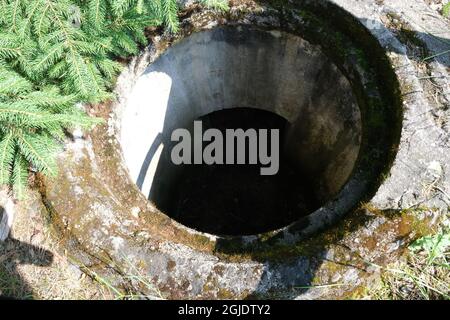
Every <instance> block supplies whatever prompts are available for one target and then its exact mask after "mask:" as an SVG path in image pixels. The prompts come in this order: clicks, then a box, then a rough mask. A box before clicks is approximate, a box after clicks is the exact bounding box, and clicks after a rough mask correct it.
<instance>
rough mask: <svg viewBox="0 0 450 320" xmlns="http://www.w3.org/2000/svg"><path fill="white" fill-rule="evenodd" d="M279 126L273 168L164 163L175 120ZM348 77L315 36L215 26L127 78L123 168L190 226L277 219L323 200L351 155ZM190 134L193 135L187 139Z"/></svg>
mask: <svg viewBox="0 0 450 320" xmlns="http://www.w3.org/2000/svg"><path fill="white" fill-rule="evenodd" d="M196 120H202V123H203V130H206V129H207V128H216V129H219V130H221V131H225V130H226V129H237V128H242V129H244V130H246V129H257V130H258V129H279V130H280V152H279V154H280V156H279V171H278V172H277V173H276V174H275V175H271V176H263V175H261V174H260V168H261V166H262V165H261V164H258V165H226V164H223V165H205V164H203V165H194V164H192V165H175V164H174V163H173V161H172V159H171V151H172V149H173V148H174V146H175V145H176V144H178V142H177V141H171V135H172V133H173V131H174V130H175V129H179V128H186V129H188V130H189V131H190V132H191V133H192V136H194V132H193V131H194V130H193V124H194V121H196ZM362 136H363V123H362V116H361V112H360V108H359V107H358V103H357V99H356V98H355V96H354V94H353V91H352V86H351V85H350V82H349V81H348V80H347V78H346V77H345V76H344V75H343V74H342V73H341V72H340V70H339V69H338V67H337V66H336V65H334V64H333V63H332V62H331V60H330V59H329V58H327V56H325V55H324V54H323V53H322V51H321V50H320V49H319V47H317V46H313V45H311V44H310V43H308V42H307V41H305V40H303V39H302V38H300V37H298V36H296V35H292V34H289V33H285V32H280V31H264V30H260V29H256V28H251V27H244V26H238V27H218V28H215V29H212V30H208V31H202V32H198V33H194V34H192V35H191V36H189V37H187V38H185V39H183V40H181V41H180V42H178V43H176V44H174V45H173V46H171V47H170V48H169V49H167V50H166V51H165V52H164V53H163V54H162V55H161V56H160V57H159V58H158V59H157V60H156V61H155V62H154V63H152V64H150V65H149V67H148V68H147V70H146V71H145V73H144V74H143V75H142V76H141V77H140V78H139V79H138V81H137V83H136V85H135V86H134V88H133V91H132V93H131V94H130V96H129V100H128V102H127V106H126V108H125V110H124V113H123V117H122V123H121V143H122V150H123V155H124V158H125V161H126V164H127V166H128V168H129V171H130V174H131V177H132V178H133V179H134V181H135V182H136V184H137V185H138V187H139V188H140V189H141V191H142V192H143V193H144V195H145V196H146V197H148V199H149V200H151V201H152V202H153V203H154V204H155V205H156V207H158V208H159V209H160V210H161V211H162V212H164V213H165V214H167V215H168V216H170V217H172V218H174V219H175V220H176V221H178V222H180V223H182V224H184V225H185V226H188V227H191V228H193V229H196V230H198V231H203V232H209V233H213V234H219V235H248V234H256V233H262V232H267V231H270V230H275V229H279V228H282V227H284V226H287V225H289V224H291V223H293V222H294V221H297V220H299V219H300V218H302V217H305V216H307V215H309V214H310V213H312V212H313V211H314V210H316V209H319V208H320V207H321V206H323V205H325V204H326V203H327V202H329V201H331V200H332V199H334V198H335V197H336V196H337V195H338V194H339V191H340V190H341V189H342V188H343V187H344V185H345V184H346V182H347V181H348V180H349V178H350V176H351V175H352V172H353V170H354V167H355V164H356V162H357V159H358V155H359V151H360V146H361V140H362ZM192 143H193V142H192Z"/></svg>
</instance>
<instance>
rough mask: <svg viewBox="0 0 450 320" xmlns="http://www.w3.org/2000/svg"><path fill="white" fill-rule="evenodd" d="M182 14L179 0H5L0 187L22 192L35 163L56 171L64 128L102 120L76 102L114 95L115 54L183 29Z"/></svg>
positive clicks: (0, 10)
mask: <svg viewBox="0 0 450 320" xmlns="http://www.w3.org/2000/svg"><path fill="white" fill-rule="evenodd" d="M200 2H203V3H204V4H205V5H207V6H210V7H214V8H216V9H220V10H225V9H226V8H227V4H226V3H227V1H226V0H202V1H200ZM177 13H178V5H177V0H0V185H9V186H12V189H13V190H14V193H15V195H16V196H17V197H18V198H23V196H24V195H25V194H26V189H27V180H28V175H29V171H30V169H33V170H36V171H39V172H42V173H43V174H46V175H50V176H52V175H54V174H55V173H56V161H55V157H56V154H57V152H58V150H59V149H60V146H61V141H62V140H63V139H64V137H65V130H67V129H70V128H74V127H80V128H90V127H92V126H93V125H94V124H96V123H97V122H98V120H96V119H93V118H90V117H88V116H87V115H85V114H84V112H83V111H82V110H81V109H80V108H78V107H77V105H78V104H79V103H98V102H101V101H103V100H106V99H109V98H112V94H111V89H112V85H113V81H114V78H115V76H116V75H117V73H118V72H119V71H120V69H121V64H119V63H118V62H116V61H115V58H117V57H125V56H130V55H135V54H137V53H138V52H139V49H140V47H142V46H143V45H146V44H147V39H146V36H145V34H144V29H145V27H148V26H159V25H164V26H165V27H166V28H167V30H168V31H169V32H177V31H178V16H177Z"/></svg>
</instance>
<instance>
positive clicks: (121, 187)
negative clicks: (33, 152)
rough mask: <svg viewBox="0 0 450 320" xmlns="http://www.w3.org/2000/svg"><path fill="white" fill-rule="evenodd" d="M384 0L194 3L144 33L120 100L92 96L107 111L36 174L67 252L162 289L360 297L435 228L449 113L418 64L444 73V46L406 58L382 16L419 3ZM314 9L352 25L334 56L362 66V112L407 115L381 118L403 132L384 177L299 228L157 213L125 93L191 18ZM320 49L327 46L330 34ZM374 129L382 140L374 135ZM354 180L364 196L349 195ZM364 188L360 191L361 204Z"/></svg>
mask: <svg viewBox="0 0 450 320" xmlns="http://www.w3.org/2000/svg"><path fill="white" fill-rule="evenodd" d="M379 3H381V2H375V1H359V2H355V1H344V0H335V1H291V2H284V1H271V2H270V3H264V4H262V3H255V2H252V1H235V2H234V3H232V7H231V10H230V11H229V12H228V13H225V14H219V13H214V12H212V11H208V10H203V9H200V8H198V7H197V6H188V7H186V9H185V12H184V17H183V21H182V27H183V31H182V32H181V34H180V35H178V36H176V37H172V36H167V35H161V34H158V33H157V32H156V31H155V32H152V33H151V35H150V37H151V38H152V44H151V45H150V47H149V48H147V49H146V50H145V51H144V52H143V53H142V55H140V56H139V57H136V58H135V59H133V60H132V61H131V62H130V64H129V65H128V67H127V68H126V70H125V71H124V72H123V73H122V75H121V76H120V78H119V80H118V84H117V89H116V92H117V94H118V98H117V101H116V102H114V103H111V104H105V105H101V106H95V107H88V108H87V109H88V111H89V112H90V113H91V114H93V115H97V116H101V117H104V118H105V119H106V120H107V121H106V124H105V125H102V126H99V127H97V128H96V129H95V130H93V131H92V132H91V133H89V134H81V133H79V132H76V133H75V134H74V136H73V140H72V141H68V143H67V145H66V150H65V152H64V153H62V154H61V156H60V158H59V166H60V171H59V172H60V173H59V175H58V177H57V178H56V179H52V180H48V179H42V184H41V185H40V191H41V194H42V200H43V202H44V204H45V207H46V209H47V212H48V214H49V217H50V218H51V219H52V221H53V223H54V225H55V227H56V231H55V234H56V235H57V236H59V237H60V238H61V240H63V241H65V244H66V246H67V248H68V249H69V254H70V255H72V256H73V259H74V260H76V261H78V262H79V264H80V265H81V266H84V267H88V268H89V270H94V271H95V272H96V273H97V274H102V275H108V276H111V277H114V279H115V281H116V284H117V285H118V286H120V285H123V286H126V285H127V283H128V280H126V279H125V278H124V277H123V275H126V274H128V273H129V272H130V270H139V272H140V274H142V275H143V276H144V277H145V278H146V279H147V280H148V281H149V282H150V283H151V284H152V286H154V291H152V290H151V289H150V288H149V287H148V286H146V287H140V288H139V289H140V290H141V292H143V293H145V294H148V295H154V292H159V293H160V295H161V297H163V298H167V299H176V298H187V299H198V298H210V299H216V298H225V299H236V298H249V297H254V298H297V299H311V298H315V299H323V298H336V299H338V298H356V297H358V296H360V295H363V294H364V293H365V291H366V290H370V287H371V283H372V282H373V281H376V280H377V278H378V275H379V270H378V267H377V266H383V265H385V264H387V263H390V262H392V261H395V260H398V259H401V257H402V254H403V252H404V250H405V248H406V246H407V245H408V244H409V243H410V242H411V241H412V240H414V239H416V238H417V237H420V236H422V235H425V234H428V233H430V232H432V231H433V229H434V228H435V226H436V225H437V224H438V223H439V220H440V219H441V217H442V216H443V212H447V211H448V207H449V203H450V199H449V198H448V195H449V193H450V184H449V179H450V177H449V176H448V171H449V169H450V168H449V166H450V155H449V154H450V153H449V140H448V139H449V132H448V126H445V125H442V122H441V121H440V120H439V119H438V117H437V116H436V114H437V115H439V117H440V118H442V117H448V113H449V111H448V83H447V82H441V84H440V87H441V88H442V90H439V91H436V94H437V96H438V97H439V99H438V100H433V102H432V101H431V100H430V99H429V97H428V96H429V92H428V91H427V89H424V85H423V83H422V82H421V80H420V79H419V78H418V77H417V76H416V74H417V73H418V67H419V65H425V66H426V68H427V70H428V71H427V72H429V73H430V75H436V74H440V75H443V76H447V73H446V67H448V61H447V60H446V58H445V57H441V56H440V55H439V57H437V58H435V59H428V60H425V61H424V60H423V58H422V60H420V61H416V60H414V59H413V57H411V56H409V55H408V50H409V49H408V44H405V43H402V39H401V37H399V36H398V32H399V30H397V29H395V28H393V27H392V25H388V23H387V22H388V21H389V20H386V19H387V18H386V17H387V13H388V12H389V13H390V14H391V15H390V16H392V13H393V12H397V13H398V14H400V12H401V11H402V10H406V11H407V12H410V10H409V9H407V8H406V7H408V6H419V7H420V3H421V1H418V0H414V1H408V3H405V4H404V6H402V5H400V1H384V4H379ZM336 5H338V6H340V7H341V8H339V7H336ZM426 10H427V9H426V8H423V11H422V12H426ZM401 16H402V17H403V18H404V19H406V20H408V21H409V22H410V25H411V28H412V32H414V34H416V35H417V38H418V39H419V40H420V45H421V46H423V47H424V48H426V50H427V52H429V53H430V54H431V55H434V54H438V53H439V52H438V51H439V50H440V48H441V47H440V46H439V45H437V44H436V45H435V37H434V36H431V35H430V34H429V33H425V32H423V31H422V30H420V29H418V27H417V26H416V23H417V24H419V23H421V24H423V23H428V22H427V21H429V20H428V19H430V18H427V17H426V16H425V15H421V17H419V16H417V15H416V16H409V15H401ZM330 18H333V20H332V21H330V20H329V19H330ZM422 18H423V19H424V20H420V21H419V19H422ZM321 19H322V21H323V19H325V20H326V19H328V23H331V24H335V25H334V28H335V30H336V31H337V32H341V33H342V35H343V37H342V41H343V43H346V41H347V40H348V39H349V38H350V39H352V43H354V44H355V49H358V47H359V51H358V50H351V51H352V52H348V48H345V47H344V48H342V52H340V53H339V52H337V53H336V56H335V59H336V61H337V64H339V62H341V65H340V66H341V67H342V70H343V71H344V72H347V76H348V77H352V76H354V77H356V76H357V75H362V76H361V78H360V79H357V80H358V81H359V83H360V85H359V87H358V86H357V85H355V88H354V90H355V91H358V90H360V96H361V97H364V99H362V100H364V101H365V103H367V106H368V107H367V106H366V108H367V110H368V112H372V114H377V112H376V110H377V108H387V109H388V108H392V114H394V115H397V116H398V117H399V118H400V119H401V121H400V123H397V122H396V121H393V122H392V124H389V125H392V126H393V127H395V126H398V128H393V130H392V132H391V131H389V132H391V133H392V136H391V135H389V134H388V133H389V132H384V131H380V132H379V133H378V137H379V140H383V139H385V141H394V140H395V139H396V137H397V136H396V134H397V133H398V137H397V138H398V140H399V143H398V144H397V145H396V144H395V143H393V144H392V145H390V147H392V148H394V149H395V150H390V151H389V152H387V153H386V154H385V155H382V157H385V158H383V159H386V162H385V167H382V166H380V168H378V169H379V170H378V169H377V170H376V171H377V172H384V173H383V174H382V175H381V176H379V177H378V181H376V182H373V181H370V183H369V182H368V184H367V185H366V186H365V187H364V188H363V189H362V190H356V191H355V193H353V194H354V195H355V196H354V197H355V198H354V199H352V201H349V200H348V199H344V200H345V201H344V200H342V201H336V202H335V203H331V204H330V206H329V207H333V206H335V207H341V208H342V209H345V208H350V207H352V209H351V210H350V209H349V210H341V211H342V214H340V215H339V217H338V218H341V219H335V218H333V217H335V216H332V215H329V214H328V213H330V212H331V211H330V210H329V209H326V210H325V209H324V210H322V211H320V210H319V212H318V213H317V214H316V213H315V214H316V216H320V218H321V220H320V221H321V223H320V225H319V224H318V223H316V222H317V221H319V220H318V219H315V218H312V219H310V220H309V221H306V224H307V227H302V226H299V225H297V226H295V228H287V229H285V230H282V231H278V232H273V233H269V234H264V235H258V236H253V237H241V238H220V237H215V236H212V235H207V234H201V233H198V232H195V231H193V230H190V229H188V228H186V227H184V226H181V225H179V224H178V223H176V222H174V221H173V220H171V219H169V218H168V217H167V216H165V215H164V214H163V213H162V212H159V211H158V210H157V209H156V208H155V207H154V206H153V205H152V204H151V203H149V202H148V201H147V199H146V197H145V196H144V195H143V194H142V193H141V192H140V190H139V189H138V188H137V186H136V185H135V184H134V183H133V180H132V179H131V178H130V175H129V173H128V171H127V168H126V166H125V164H124V161H123V157H122V151H121V146H120V143H119V140H118V135H119V133H120V123H121V114H122V112H123V108H124V107H125V106H126V102H127V101H126V99H127V92H129V91H130V90H131V89H132V88H133V86H134V84H135V83H136V81H137V80H138V78H139V76H140V75H141V74H142V72H144V70H145V69H146V68H147V67H148V65H149V64H150V63H152V62H153V61H155V59H157V57H158V56H159V55H160V54H161V53H162V52H164V50H165V49H166V48H167V47H168V46H170V45H171V44H172V43H173V42H176V41H178V40H180V39H182V38H184V37H186V36H188V35H189V34H190V33H192V32H195V31H200V30H205V29H209V28H213V27H215V26H217V25H224V24H227V25H230V24H251V25H258V26H261V27H266V28H267V27H268V28H275V29H280V28H282V29H284V30H286V28H287V29H288V30H292V31H295V30H296V29H297V28H299V29H302V28H304V29H305V30H307V29H308V28H307V26H306V27H305V24H311V23H312V24H313V23H314V21H321ZM294 21H297V22H296V23H294ZM424 21H425V22H424ZM433 21H434V20H433ZM438 21H439V22H438V24H440V23H444V22H443V21H441V20H439V19H438ZM325 24H326V23H325V22H324V25H325ZM430 24H431V22H430ZM435 25H436V24H435ZM299 32H302V31H301V30H299ZM428 32H431V31H430V30H429V31H428ZM324 41H325V40H324ZM333 43H336V38H334V40H333ZM416 44H417V43H416ZM365 45H366V46H367V47H365ZM371 46H372V47H373V50H371V52H370V54H369V52H368V51H369V49H370V48H371ZM322 50H323V51H324V52H325V53H326V54H327V52H326V50H327V49H326V48H325V47H324V48H322ZM380 52H381V53H382V55H380ZM368 57H371V58H372V59H369V58H368ZM386 61H388V62H389V63H390V64H391V66H392V67H391V68H390V71H389V70H387V71H386V70H383V72H385V74H384V75H385V76H386V78H384V79H385V81H384V82H385V83H384V85H385V87H384V88H383V84H380V83H375V84H374V81H375V80H376V79H375V80H374V79H373V78H371V76H370V74H367V72H366V71H367V70H368V69H366V68H373V67H374V66H377V65H379V66H385V65H386ZM383 68H384V67H383ZM375 69H376V68H375ZM365 70H366V71H365ZM372 80H373V81H372ZM350 81H353V82H354V83H356V82H358V81H356V80H355V79H350ZM439 81H443V80H442V79H441V78H440V80H439ZM371 88H377V89H378V90H379V93H381V94H382V95H383V96H382V97H381V99H382V100H377V99H378V98H379V96H378V95H377V94H374V95H370V94H368V93H367V92H368V91H370V92H372V91H371V90H368V89H371ZM389 88H390V89H389ZM389 90H390V91H389ZM356 93H357V94H358V92H356ZM386 96H389V97H390V98H389V99H388V100H389V101H390V103H391V104H389V105H387V104H382V103H381V104H380V103H379V102H380V101H381V102H383V101H384V102H386V101H387V100H383V99H385V97H386ZM445 106H447V107H445ZM433 111H436V112H433ZM363 117H364V115H363ZM369 120H371V121H372V122H371V123H370V126H372V127H376V126H377V125H384V123H385V122H384V121H383V122H382V121H380V120H385V119H382V118H381V119H376V118H375V119H374V118H371V119H369ZM393 120H395V119H393ZM441 120H442V119H441ZM363 121H364V120H363ZM369 122H370V121H369ZM380 122H382V123H381V124H380ZM372 134H373V132H372ZM363 139H364V137H363ZM370 139H372V140H371V143H373V144H374V145H377V139H376V137H375V135H374V137H371V138H370ZM376 150H377V149H376V148H375V151H376ZM366 156H367V157H368V159H360V161H362V162H361V163H370V161H371V160H372V161H373V163H374V164H376V163H377V159H376V157H377V154H376V153H375V152H374V153H372V154H370V153H369V154H368V155H366ZM389 159H390V160H389ZM382 169H383V170H384V171H383V170H382ZM368 176H370V175H368ZM371 177H372V178H373V176H371ZM344 189H345V187H344ZM344 191H345V190H344ZM358 192H361V194H362V193H364V194H366V195H367V197H366V198H368V199H365V197H362V196H361V197H356V195H357V194H358ZM348 197H349V198H352V195H351V194H349V196H348ZM358 199H363V200H364V201H361V202H362V203H359V205H357V206H355V205H354V203H355V201H357V200H358ZM350 204H353V205H350ZM336 210H337V209H336ZM344 211H345V212H344ZM327 219H329V223H328V222H327V221H328V220H327ZM304 223H305V222H304ZM319 231H321V232H319ZM136 285H137V286H139V284H136Z"/></svg>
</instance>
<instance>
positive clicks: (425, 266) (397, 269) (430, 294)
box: [369, 229, 450, 300]
mask: <svg viewBox="0 0 450 320" xmlns="http://www.w3.org/2000/svg"><path fill="white" fill-rule="evenodd" d="M449 250H450V230H449V229H447V230H444V231H441V232H439V233H437V234H435V235H432V236H426V237H422V238H420V239H418V240H416V241H415V242H414V243H412V244H411V246H410V247H409V254H408V258H407V262H406V263H397V264H396V265H395V266H391V267H386V268H383V267H380V266H377V267H379V268H381V270H382V271H383V281H382V284H381V285H380V287H379V288H377V290H374V291H373V292H371V293H370V294H369V296H370V298H372V299H383V300H450V264H449V255H450V251H449Z"/></svg>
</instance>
